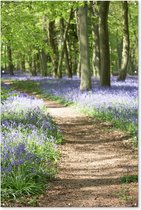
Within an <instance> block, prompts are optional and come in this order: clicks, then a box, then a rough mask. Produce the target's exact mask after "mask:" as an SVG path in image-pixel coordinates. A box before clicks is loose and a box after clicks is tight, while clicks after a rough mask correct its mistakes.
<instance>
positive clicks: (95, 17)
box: [90, 1, 100, 77]
mask: <svg viewBox="0 0 141 210" xmlns="http://www.w3.org/2000/svg"><path fill="white" fill-rule="evenodd" d="M90 12H91V15H92V32H93V38H94V42H93V58H92V67H93V75H94V76H95V77H99V76H100V45H99V11H98V2H93V1H91V2H90Z"/></svg>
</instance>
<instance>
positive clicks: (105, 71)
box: [99, 1, 110, 86]
mask: <svg viewBox="0 0 141 210" xmlns="http://www.w3.org/2000/svg"><path fill="white" fill-rule="evenodd" d="M99 3H100V28H99V30H100V60H101V64H100V66H101V70H100V83H101V86H110V50H109V33H108V12H109V4H110V2H109V1H102V2H99Z"/></svg>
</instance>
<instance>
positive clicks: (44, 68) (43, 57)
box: [40, 49, 47, 77]
mask: <svg viewBox="0 0 141 210" xmlns="http://www.w3.org/2000/svg"><path fill="white" fill-rule="evenodd" d="M40 66H41V74H42V76H44V77H46V76H47V55H46V54H45V51H44V50H43V49H42V51H41V53H40Z"/></svg>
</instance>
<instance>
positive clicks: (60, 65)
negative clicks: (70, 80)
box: [58, 9, 73, 78]
mask: <svg viewBox="0 0 141 210" xmlns="http://www.w3.org/2000/svg"><path fill="white" fill-rule="evenodd" d="M72 15H73V10H72V9H71V11H70V16H69V20H68V23H67V25H66V28H65V30H64V35H63V38H62V46H61V54H60V57H59V64H58V77H59V78H61V77H62V71H61V67H62V61H63V56H64V53H65V50H66V49H67V48H65V47H67V46H66V39H67V32H68V29H69V25H70V20H71V18H72ZM61 21H62V19H61ZM69 70H70V69H69ZM70 76H71V77H72V72H71V75H70Z"/></svg>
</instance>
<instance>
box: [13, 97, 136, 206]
mask: <svg viewBox="0 0 141 210" xmlns="http://www.w3.org/2000/svg"><path fill="white" fill-rule="evenodd" d="M45 103H46V106H47V109H48V112H49V113H50V114H51V116H53V118H54V120H55V121H56V123H57V124H58V125H59V126H60V128H61V130H62V133H63V136H64V143H63V144H62V145H59V150H60V151H61V158H60V161H59V163H58V174H57V176H56V178H55V179H54V180H52V181H51V182H50V187H49V189H47V190H46V192H45V193H44V194H42V195H41V196H39V197H38V199H37V202H38V206H39V207H136V206H137V205H138V204H137V203H138V184H137V183H121V181H120V178H121V177H123V176H126V175H136V174H138V156H137V154H138V152H137V151H136V150H135V149H133V148H132V146H131V145H130V143H129V139H130V137H129V136H128V135H127V134H125V133H123V132H122V131H119V130H115V129H114V128H113V126H112V124H110V123H105V122H101V121H99V120H96V119H94V118H90V117H88V116H85V115H83V114H81V113H79V112H78V111H77V110H76V109H75V108H74V107H71V106H70V107H64V106H63V105H60V104H58V103H57V102H55V101H48V100H46V101H45ZM14 206H15V205H14ZM16 206H17V205H16Z"/></svg>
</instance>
